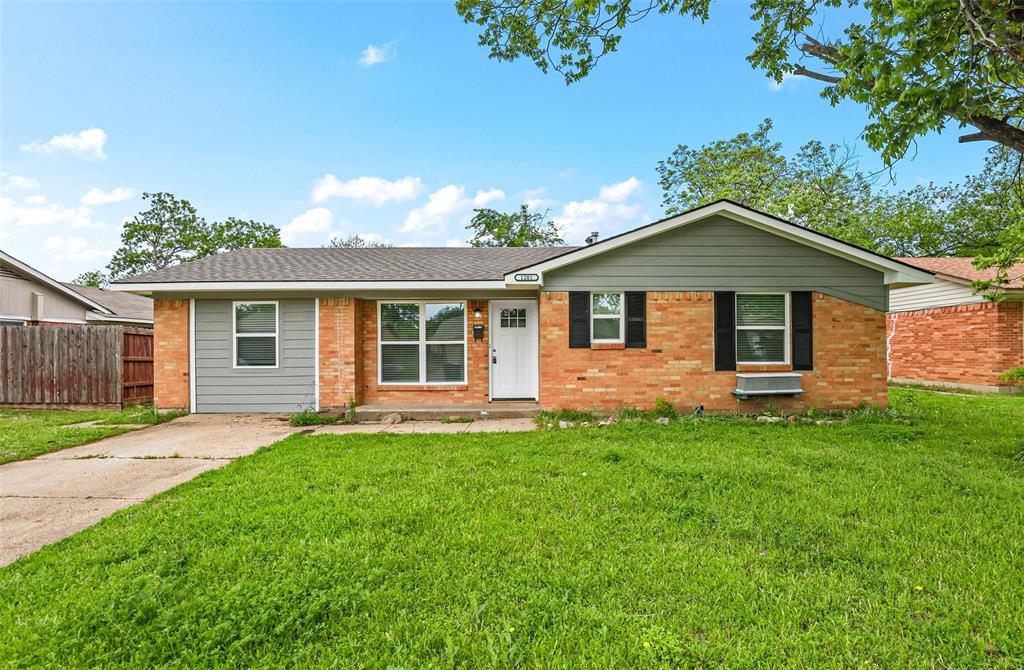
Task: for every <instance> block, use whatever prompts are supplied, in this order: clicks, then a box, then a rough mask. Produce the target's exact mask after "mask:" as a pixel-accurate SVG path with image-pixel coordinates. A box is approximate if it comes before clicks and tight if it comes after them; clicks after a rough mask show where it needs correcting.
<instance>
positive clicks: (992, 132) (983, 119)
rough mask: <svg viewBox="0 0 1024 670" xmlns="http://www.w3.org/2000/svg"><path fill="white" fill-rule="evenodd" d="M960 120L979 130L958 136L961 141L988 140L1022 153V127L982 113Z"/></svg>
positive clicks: (1023, 144)
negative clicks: (978, 131)
mask: <svg viewBox="0 0 1024 670" xmlns="http://www.w3.org/2000/svg"><path fill="white" fill-rule="evenodd" d="M962 121H964V122H965V123H969V124H971V125H972V126H974V127H975V128H977V129H978V130H980V131H981V132H980V133H972V134H970V135H965V136H964V137H961V138H960V141H961V142H976V141H978V140H989V141H992V142H998V143H999V144H1002V145H1003V146H1006V147H1010V148H1011V149H1015V150H1017V151H1019V152H1021V153H1024V129H1021V128H1018V127H1017V126H1015V125H1013V124H1010V123H1007V122H1006V121H1003V120H1002V119H997V118H995V117H994V116H985V115H984V114H975V115H972V116H969V117H967V118H965V119H962ZM965 138H970V139H965Z"/></svg>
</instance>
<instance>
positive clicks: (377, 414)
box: [356, 401, 540, 421]
mask: <svg viewBox="0 0 1024 670" xmlns="http://www.w3.org/2000/svg"><path fill="white" fill-rule="evenodd" d="M396 412H397V413H398V414H401V415H402V419H403V420H405V421H440V420H442V419H447V418H449V417H459V418H462V419H529V418H532V417H535V416H537V414H539V413H540V405H539V404H538V403H535V402H527V401H522V402H520V401H499V402H487V403H479V404H473V405H455V404H447V405H429V404H417V405H389V404H383V403H379V404H370V405H360V406H359V407H356V419H357V420H359V421H380V420H381V418H383V417H384V416H385V415H388V414H393V413H396Z"/></svg>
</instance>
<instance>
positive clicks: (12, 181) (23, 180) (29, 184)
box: [4, 174, 39, 191]
mask: <svg viewBox="0 0 1024 670" xmlns="http://www.w3.org/2000/svg"><path fill="white" fill-rule="evenodd" d="M16 188H20V189H23V190H26V191H31V190H32V189H34V188H39V180H38V179H32V178H30V177H21V176H19V175H16V174H12V175H11V176H10V177H8V178H7V183H6V184H4V190H5V191H12V190H14V189H16Z"/></svg>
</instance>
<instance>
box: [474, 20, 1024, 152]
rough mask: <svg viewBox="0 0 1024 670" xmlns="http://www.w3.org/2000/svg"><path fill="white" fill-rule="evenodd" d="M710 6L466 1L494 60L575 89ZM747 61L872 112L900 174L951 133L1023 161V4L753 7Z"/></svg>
mask: <svg viewBox="0 0 1024 670" xmlns="http://www.w3.org/2000/svg"><path fill="white" fill-rule="evenodd" d="M711 5H712V0H645V1H643V2H639V3H637V2H634V1H633V0H603V1H602V0H457V1H456V8H457V10H458V12H459V14H460V15H461V16H462V18H463V20H464V21H466V22H467V23H475V24H477V25H479V26H481V27H482V28H483V30H482V32H481V35H480V44H481V45H482V46H485V47H487V48H488V49H489V50H490V55H491V57H492V58H497V59H500V60H514V59H516V58H519V57H526V58H529V59H531V60H533V62H534V63H535V64H536V65H537V67H539V68H540V69H541V70H543V71H545V72H546V71H547V70H548V69H549V68H552V69H555V70H557V71H558V72H560V73H561V74H562V75H563V76H564V77H565V80H566V82H567V83H572V82H575V81H578V80H580V79H582V78H584V77H586V76H587V75H588V74H590V72H591V71H592V70H593V68H594V67H595V66H596V65H597V63H598V61H599V60H600V59H601V58H602V57H603V56H605V55H607V54H609V53H611V52H613V51H615V50H616V49H617V48H618V45H619V42H620V40H621V39H622V33H623V31H625V29H626V28H627V27H628V26H630V25H632V24H633V23H635V22H637V21H639V20H642V19H644V18H646V17H648V16H651V15H680V16H683V17H689V18H691V19H696V20H698V21H701V22H704V21H706V20H707V19H708V18H709V16H710V12H711ZM750 6H751V10H752V18H753V20H754V21H755V23H756V24H757V31H756V33H755V35H754V40H753V41H754V47H753V51H752V52H751V54H750V55H749V56H748V57H747V60H748V61H750V63H751V64H752V65H753V66H754V67H758V68H761V69H762V70H764V71H765V72H766V73H767V74H768V75H769V76H771V77H773V78H774V79H775V80H776V81H779V82H781V81H782V79H783V77H785V76H787V75H797V76H803V77H809V78H812V79H815V80H817V81H820V82H823V83H824V84H825V87H824V89H823V90H822V97H823V98H825V99H826V100H828V101H829V102H830V103H831V104H832V105H836V104H838V103H839V102H840V101H842V100H853V101H856V102H858V103H861V104H863V105H865V106H866V107H867V110H868V113H869V116H870V119H871V120H870V122H869V123H868V125H867V127H866V128H865V132H864V137H865V139H866V140H867V142H868V144H869V145H870V146H871V148H872V149H875V150H878V151H880V152H881V153H882V156H883V158H884V159H885V160H886V161H887V162H889V163H891V162H893V161H895V160H897V159H899V158H900V157H902V156H903V154H904V153H905V152H906V151H907V149H908V147H909V146H910V145H911V143H912V142H913V140H914V139H915V138H917V137H919V136H921V135H924V134H926V133H928V132H931V131H938V130H942V129H943V128H945V127H946V126H947V125H949V124H952V125H954V126H959V127H967V126H970V127H972V128H973V132H971V133H968V134H966V135H964V136H962V137H961V138H960V140H961V141H962V142H969V141H978V140H985V141H991V142H996V143H999V144H1001V145H1004V146H1006V147H1010V148H1012V149H1015V150H1016V151H1018V152H1024V129H1022V127H1021V126H1022V124H1024V3H1022V2H1021V0H919V1H916V2H892V1H891V0H890V1H886V0H879V1H874V0H871V1H869V0H846V1H845V2H844V1H841V0H752V1H751V5H750Z"/></svg>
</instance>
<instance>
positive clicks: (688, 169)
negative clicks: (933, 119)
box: [658, 119, 1024, 256]
mask: <svg viewBox="0 0 1024 670" xmlns="http://www.w3.org/2000/svg"><path fill="white" fill-rule="evenodd" d="M770 131H771V120H770V119H766V120H765V121H764V122H762V123H761V125H760V126H758V128H757V130H756V131H754V132H753V133H739V134H738V135H736V136H734V137H731V138H729V139H726V140H718V141H715V142H711V143H708V144H705V145H703V146H701V147H697V148H691V147H688V146H686V145H680V146H679V147H677V148H676V149H675V150H674V151H673V152H672V154H671V155H670V156H669V157H668V158H667V159H665V160H664V161H661V162H660V163H659V164H658V173H659V175H660V183H661V187H662V194H663V203H662V204H663V205H664V206H665V208H666V210H667V211H668V213H669V214H672V213H676V212H680V211H684V210H686V209H689V208H692V207H695V206H698V205H702V204H706V203H709V202H713V201H715V200H718V199H720V198H728V199H730V200H735V201H737V202H739V203H741V204H744V205H747V206H749V207H754V208H756V209H760V210H763V211H766V212H768V213H770V214H775V215H777V216H781V217H784V218H786V219H789V220H791V221H794V222H796V223H800V224H803V225H806V226H808V227H810V228H813V229H815V230H818V231H821V232H824V233H827V234H829V235H833V236H835V237H839V238H841V239H844V240H846V241H848V242H853V243H855V244H860V245H862V246H866V247H869V248H871V249H874V250H876V251H879V252H881V253H885V254H891V255H896V256H951V255H957V256H959V255H963V256H985V255H993V256H994V255H996V254H998V253H999V249H1000V248H1001V247H1002V245H1003V244H1004V242H1005V241H1006V240H1007V239H1008V233H1007V232H1006V231H1013V230H1015V226H1017V227H1018V228H1019V227H1020V226H1024V223H1021V222H1022V221H1024V209H1022V208H1021V204H1020V203H1021V202H1024V199H1022V198H1021V197H1020V195H1019V194H1020V189H1015V188H1013V185H1014V182H1015V173H1014V170H1013V165H1014V163H1013V161H1012V160H1011V158H1010V154H1011V152H1010V151H1009V150H1007V149H1004V148H1002V147H994V148H993V150H992V151H991V152H990V154H989V156H988V158H987V159H986V161H985V168H984V170H982V172H981V174H979V175H977V176H972V177H968V178H967V179H966V180H964V181H963V182H962V183H951V184H946V185H935V184H927V185H919V186H916V187H914V188H913V189H910V190H909V191H885V190H882V189H880V188H877V185H876V184H875V183H874V180H873V179H872V178H871V177H870V176H868V175H865V174H864V173H862V172H861V171H860V170H859V168H858V167H857V160H856V156H855V155H854V154H853V153H852V152H851V151H850V150H849V149H847V148H845V147H840V146H836V145H831V146H825V145H823V144H822V143H821V142H818V141H814V140H812V141H810V142H807V143H806V144H804V145H803V146H802V147H801V148H800V150H799V151H797V152H796V153H795V154H794V155H793V156H792V157H787V156H786V154H785V153H784V152H783V148H782V145H781V144H780V143H778V142H775V141H773V140H772V139H771V137H770ZM1018 185H1019V184H1018ZM1018 253H1019V252H1018Z"/></svg>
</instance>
